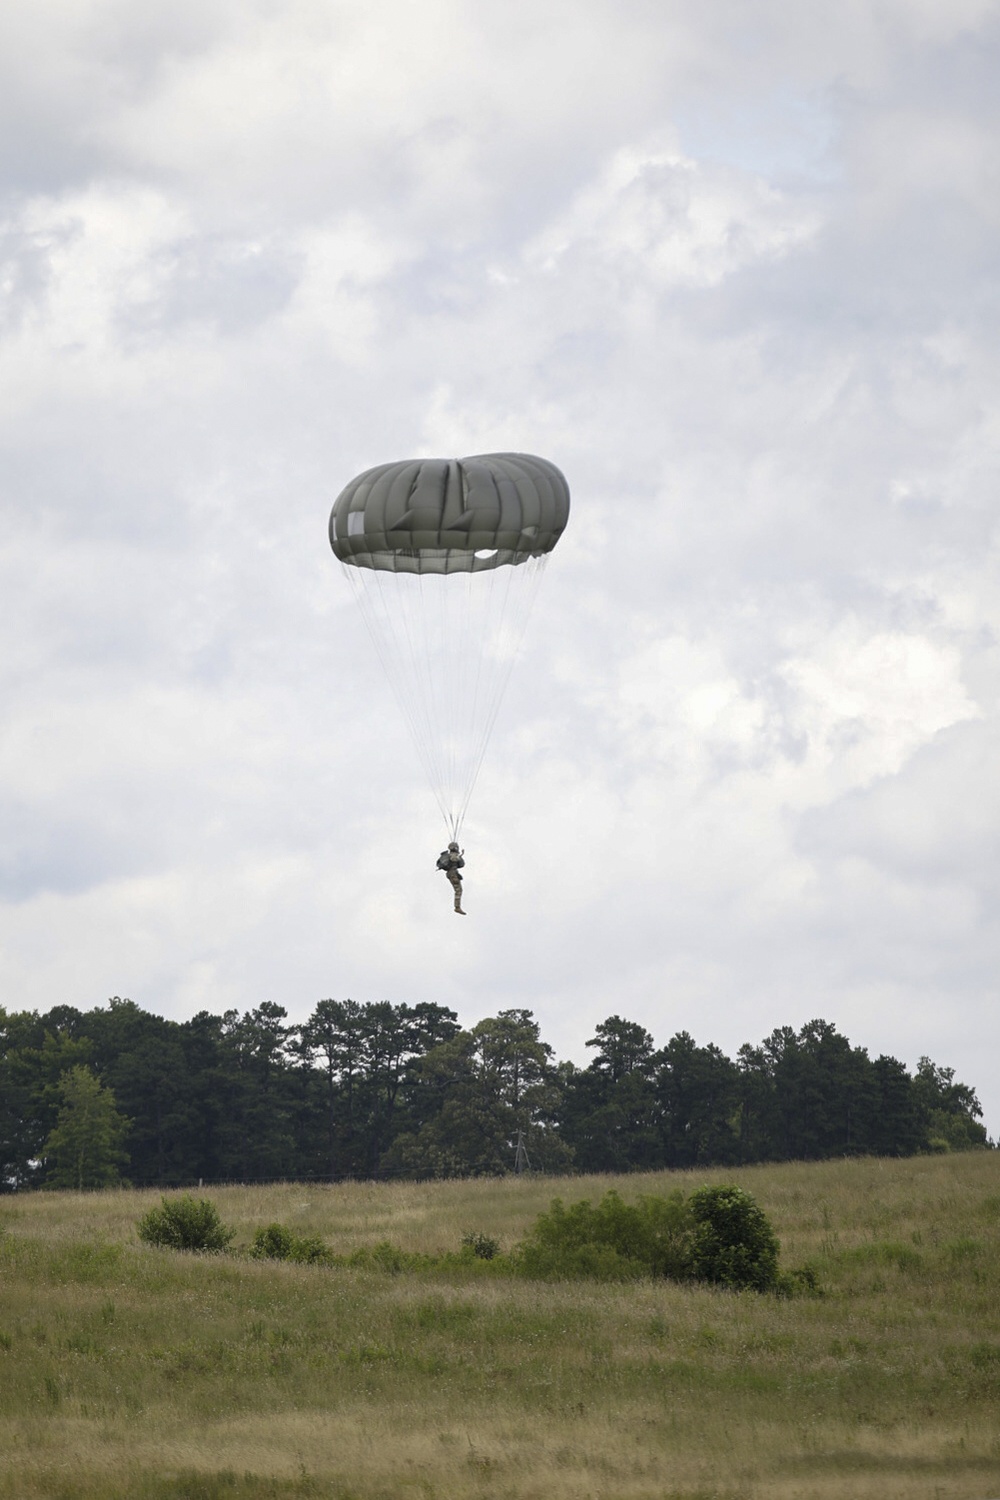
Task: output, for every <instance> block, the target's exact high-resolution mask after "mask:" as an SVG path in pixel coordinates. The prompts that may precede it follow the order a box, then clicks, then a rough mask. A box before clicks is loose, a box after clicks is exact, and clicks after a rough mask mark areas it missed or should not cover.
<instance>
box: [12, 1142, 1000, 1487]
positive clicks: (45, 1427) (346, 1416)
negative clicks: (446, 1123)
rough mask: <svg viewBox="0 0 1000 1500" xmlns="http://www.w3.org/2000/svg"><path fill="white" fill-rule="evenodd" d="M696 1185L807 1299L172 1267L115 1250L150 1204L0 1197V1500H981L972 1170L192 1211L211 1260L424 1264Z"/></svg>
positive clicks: (759, 1171) (368, 1198)
mask: <svg viewBox="0 0 1000 1500" xmlns="http://www.w3.org/2000/svg"><path fill="white" fill-rule="evenodd" d="M721 1180H736V1181H738V1182H739V1183H740V1184H741V1186H744V1187H746V1188H747V1189H748V1190H749V1191H750V1192H751V1193H753V1194H754V1196H755V1197H756V1198H757V1200H758V1201H759V1202H760V1204H761V1206H762V1207H763V1208H764V1209H765V1211H766V1212H767V1213H768V1214H769V1215H770V1216H771V1218H772V1220H773V1222H774V1224H775V1228H776V1229H777V1232H778V1235H779V1237H780V1239H781V1241H782V1264H783V1265H784V1266H789V1265H796V1264H800V1263H802V1262H804V1261H811V1262H812V1263H813V1264H814V1265H815V1266H816V1268H817V1271H818V1275H819V1280H820V1282H821V1284H822V1286H823V1287H824V1289H825V1293H826V1295H824V1296H823V1297H821V1298H817V1299H813V1298H796V1299H793V1300H791V1301H787V1300H780V1299H777V1298H773V1297H770V1296H764V1297H761V1296H757V1295H755V1294H752V1293H746V1294H742V1295H739V1296H737V1295H733V1294H731V1293H726V1292H719V1291H714V1290H711V1289H708V1288H705V1287H697V1286H691V1287H681V1286H677V1285H672V1284H670V1283H660V1284H657V1283H652V1282H640V1283H631V1284H627V1285H597V1284H593V1283H586V1282H575V1283H554V1284H553V1283H544V1284H543V1283H531V1282H525V1281H520V1280H514V1279H511V1278H509V1277H506V1278H497V1277H494V1276H492V1275H491V1273H490V1267H489V1263H488V1262H477V1263H474V1264H470V1265H469V1266H467V1267H462V1266H461V1265H456V1264H452V1265H451V1266H449V1267H447V1268H437V1269H433V1268H432V1269H428V1270H426V1271H424V1272H419V1273H414V1272H405V1273H402V1274H399V1275H390V1274H385V1273H380V1272H377V1271H374V1270H347V1269H343V1268H336V1269H329V1268H323V1267H313V1266H302V1265H294V1264H288V1263H275V1262H268V1261H254V1260H250V1259H245V1258H241V1257H239V1256H237V1257H225V1256H216V1257H200V1256H190V1255H183V1254H179V1253H175V1252H170V1251H162V1250H154V1249H151V1248H149V1247H146V1246H143V1245H141V1244H140V1243H139V1241H138V1239H137V1237H136V1234H135V1225H136V1221H137V1220H138V1219H139V1217H140V1215H141V1214H142V1213H143V1212H144V1211H145V1210H146V1209H148V1208H149V1207H150V1206H151V1204H154V1203H157V1202H158V1201H159V1195H157V1194H149V1193H135V1192H108V1193H101V1194H74V1193H60V1194H56V1193H48V1194H41V1193H40V1194H35V1195H30V1196H25V1197H17V1198H7V1199H0V1226H2V1228H3V1230H4V1231H5V1232H4V1233H3V1234H2V1235H0V1453H2V1454H3V1456H4V1458H3V1462H2V1463H0V1496H2V1497H4V1500H36V1497H46V1500H49V1497H53V1500H83V1497H87V1500H91V1497H93V1500H125V1497H130V1500H131V1497H139V1500H142V1497H150V1500H165V1497H178V1500H181V1497H187V1500H215V1497H219V1500H257V1497H265V1496H268V1497H271V1496H273V1497H281V1500H284V1497H292V1496H298V1495H315V1496H330V1497H338V1500H387V1497H397V1496H400V1497H409V1496H413V1497H415V1500H416V1497H420V1500H424V1497H439V1500H472V1497H476V1500H479V1497H487V1496H491V1497H496V1500H501V1497H503V1500H536V1497H537V1500H543V1497H544V1500H550V1497H551V1500H570V1497H573V1500H582V1497H587V1496H593V1497H597V1496H600V1497H602V1500H654V1497H655V1500H668V1497H674V1500H681V1497H683V1500H709V1497H716V1500H755V1497H758V1496H759V1497H764V1496H767V1497H769V1500H770V1497H777V1500H830V1497H835V1496H836V1497H841V1496H843V1497H847V1496H850V1497H852V1500H853V1497H858V1500H875V1497H879V1500H882V1497H889V1500H901V1497H918V1496H919V1497H930V1496H940V1497H946V1500H973V1497H977V1500H983V1497H986V1496H990V1495H1000V1421H998V1413H1000V1155H997V1154H994V1153H991V1152H982V1153H973V1154H968V1155H963V1156H951V1157H927V1158H916V1159H910V1160H907V1161H903V1162H879V1161H871V1160H864V1161H845V1162H837V1163H833V1162H828V1163H820V1164H809V1165H787V1166H767V1167H758V1168H754V1169H749V1170H745V1171H740V1172H736V1173H718V1172H710V1173H696V1174H678V1173H658V1174H652V1175H650V1176H643V1177H629V1178H618V1179H615V1178H613V1177H601V1178H589V1179H579V1180H577V1181H575V1182H573V1183H572V1184H570V1183H568V1182H567V1180H566V1179H565V1178H563V1179H560V1180H559V1181H558V1183H555V1182H548V1181H545V1180H540V1179H536V1178H521V1179H508V1180H504V1181H499V1182H490V1181H482V1180H480V1181H475V1182H447V1183H439V1184H413V1183H407V1184H393V1185H384V1186H383V1185H358V1184H355V1185H340V1186H335V1187H328V1188H317V1187H314V1186H310V1187H309V1188H303V1187H301V1186H295V1185H287V1186H283V1185H276V1186H274V1187H267V1188H260V1187H254V1188H239V1187H232V1188H225V1189H217V1190H215V1189H213V1190H211V1191H210V1192H206V1196H208V1197H210V1198H211V1199H212V1201H213V1202H214V1203H215V1204H216V1206H217V1207H218V1209H219V1212H220V1214H221V1216H222V1218H223V1220H224V1221H226V1222H227V1223H228V1224H231V1225H233V1226H234V1227H235V1228H236V1231H237V1236H236V1242H235V1243H236V1246H237V1248H238V1247H240V1246H243V1247H245V1246H247V1245H248V1244H249V1243H250V1241H251V1239H252V1236H253V1234H254V1232H255V1231H256V1230H257V1229H258V1228H260V1227H261V1225H264V1224H268V1223H271V1222H274V1221H279V1222H281V1223H284V1224H287V1225H288V1226H289V1227H290V1228H291V1229H292V1230H293V1231H294V1232H295V1233H296V1234H299V1235H310V1236H311V1235H319V1236H321V1237H322V1238H323V1239H324V1240H326V1241H327V1243H328V1244H329V1245H330V1246H331V1248H332V1249H333V1250H334V1251H336V1252H337V1253H338V1254H346V1253H349V1252H350V1251H352V1250H354V1249H357V1248H359V1247H360V1246H363V1245H371V1244H373V1243H375V1242H377V1241H379V1240H385V1239H389V1240H392V1241H393V1242H394V1243H396V1244H398V1245H400V1246H401V1247H402V1248H403V1249H405V1250H410V1251H419V1252H424V1253H430V1254H433V1253H436V1252H439V1251H442V1250H457V1249H458V1247H459V1244H460V1241H461V1239H462V1236H463V1235H464V1234H468V1233H481V1234H486V1235H489V1236H491V1237H493V1238H496V1239H498V1240H500V1242H501V1244H502V1245H503V1247H504V1248H505V1249H506V1248H509V1247H510V1245H511V1244H512V1243H513V1242H514V1241H515V1240H516V1239H518V1238H520V1237H521V1235H523V1234H524V1233H525V1231H526V1230H527V1229H528V1227H529V1226H530V1224H531V1223H532V1221H533V1219H534V1217H535V1215H536V1214H537V1213H539V1212H541V1211H542V1210H543V1209H545V1208H547V1206H548V1203H549V1201H550V1199H551V1198H552V1197H553V1196H554V1195H555V1194H556V1193H558V1194H559V1195H560V1196H562V1197H563V1198H564V1199H566V1200H567V1201H572V1200H573V1199H574V1198H576V1197H577V1196H579V1197H584V1196H587V1197H590V1198H591V1199H592V1200H594V1199H596V1198H598V1197H599V1196H600V1195H601V1194H602V1193H603V1192H604V1191H605V1190H606V1189H607V1188H609V1187H616V1188H617V1189H618V1190H619V1191H620V1192H621V1193H622V1195H623V1197H625V1198H626V1199H631V1198H633V1197H635V1196H638V1195H639V1194H640V1193H662V1192H669V1191H671V1190H673V1189H674V1188H675V1187H678V1186H680V1187H682V1188H683V1189H684V1190H685V1191H690V1189H691V1188H693V1187H695V1186H697V1185H699V1184H700V1183H702V1182H705V1181H721Z"/></svg>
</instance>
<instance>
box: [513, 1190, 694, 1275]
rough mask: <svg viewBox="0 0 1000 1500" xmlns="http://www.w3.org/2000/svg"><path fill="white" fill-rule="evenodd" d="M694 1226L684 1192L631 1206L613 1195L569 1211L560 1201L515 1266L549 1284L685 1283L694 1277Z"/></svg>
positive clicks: (522, 1246)
mask: <svg viewBox="0 0 1000 1500" xmlns="http://www.w3.org/2000/svg"><path fill="white" fill-rule="evenodd" d="M691 1227H692V1225H691V1217H690V1214H689V1212H688V1209H687V1206H686V1204H685V1203H684V1198H683V1195H682V1194H681V1193H674V1194H672V1195H671V1197H669V1198H640V1199H639V1201H638V1202H637V1203H635V1204H628V1203H624V1202H623V1201H622V1199H621V1198H620V1197H619V1195H618V1194H617V1193H616V1192H614V1191H612V1192H609V1193H606V1194H605V1196H604V1197H603V1198H602V1199H601V1201H600V1203H598V1204H597V1206H596V1207H594V1205H593V1204H591V1203H590V1202H589V1201H588V1200H587V1199H583V1200H582V1201H581V1202H580V1203H574V1204H573V1205H572V1206H571V1207H570V1208H566V1207H564V1205H563V1203H562V1202H561V1201H560V1199H558V1198H556V1199H554V1200H553V1202H552V1204H551V1207H550V1208H549V1212H548V1213H547V1214H540V1215H539V1217H538V1219H537V1220H536V1222H535V1226H534V1228H533V1230H532V1232H531V1234H530V1236H529V1237H528V1238H527V1239H526V1240H523V1241H522V1243H521V1244H520V1245H519V1246H518V1247H517V1251H516V1252H515V1263H516V1265H517V1269H518V1270H519V1271H520V1272H521V1274H522V1275H524V1276H533V1277H541V1278H544V1279H547V1280H548V1279H553V1278H563V1277H579V1276H586V1277H594V1278H596V1279H598V1280H601V1281H633V1280H635V1279H637V1278H638V1277H642V1276H669V1277H672V1278H674V1279H676V1280H683V1279H685V1278H686V1277H688V1276H689V1275H690V1274H691Z"/></svg>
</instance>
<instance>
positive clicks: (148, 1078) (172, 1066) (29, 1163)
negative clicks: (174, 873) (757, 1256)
mask: <svg viewBox="0 0 1000 1500" xmlns="http://www.w3.org/2000/svg"><path fill="white" fill-rule="evenodd" d="M586 1045H587V1047H588V1049H590V1050H591V1052H592V1054H593V1056H592V1058H591V1060H590V1062H589V1064H588V1065H587V1066H585V1067H578V1066H576V1065H575V1064H573V1063H571V1062H559V1061H557V1059H556V1058H555V1056H554V1054H553V1051H552V1048H551V1047H550V1046H549V1045H548V1044H547V1043H546V1042H545V1041H543V1040H542V1037H541V1035H540V1031H539V1026H538V1023H537V1021H536V1020H535V1018H534V1016H533V1015H532V1013H531V1012H530V1011H527V1010H524V1009H509V1010H503V1011H500V1012H499V1013H498V1014H497V1015H496V1016H491V1017H487V1018H486V1019H485V1020H482V1021H480V1022H479V1023H478V1024H477V1025H475V1026H473V1027H470V1028H463V1027H461V1026H460V1024H459V1021H458V1017H457V1016H456V1014H455V1012H454V1011H451V1010H449V1009H447V1008H446V1007H444V1006H440V1005H435V1004H431V1003H421V1004H419V1005H414V1006H410V1005H407V1004H390V1003H389V1002H388V1001H380V1002H375V1003H361V1002H358V1001H354V1000H335V999H325V1000H321V1001H319V1003H318V1004H317V1006H316V1008H315V1010H314V1011H313V1013H312V1015H311V1016H310V1017H309V1018H308V1020H307V1021H306V1022H305V1023H304V1024H301V1025H295V1024H293V1023H291V1022H290V1021H289V1018H288V1014H287V1012H286V1011H285V1009H284V1008H283V1007H282V1006H280V1005H278V1004H276V1003H274V1002H270V1001H269V1002H265V1003H264V1004H261V1005H259V1006H257V1007H255V1008H254V1009H252V1010H248V1011H246V1012H245V1013H242V1014H241V1013H240V1012H238V1011H236V1010H228V1011H226V1012H224V1013H223V1014H222V1015H214V1014H212V1013H210V1012H208V1011H202V1012H200V1013H199V1014H198V1015H196V1016H194V1017H193V1018H192V1019H191V1020H189V1021H183V1022H181V1021H168V1020H165V1019H164V1018H162V1017H160V1016H156V1015H152V1014H151V1013H149V1012H147V1011H144V1010H143V1009H142V1008H141V1007H140V1006H138V1005H136V1004H135V1003H134V1002H133V1001H131V1000H123V999H121V998H119V997H117V996H116V997H115V998H113V999H112V1000H111V1001H110V1002H109V1003H108V1005H107V1006H106V1007H95V1008H94V1009H93V1010H90V1011H80V1010H76V1009H74V1008H73V1007H72V1006H57V1007H55V1008H54V1009H52V1010H50V1011H49V1012H47V1013H45V1014H39V1013H38V1012H35V1011H10V1012H8V1011H4V1010H2V1009H0V1191H14V1190H17V1189H19V1188H24V1187H29V1186H33V1185H47V1186H74V1187H80V1186H83V1187H96V1186H102V1185H106V1184H107V1183H109V1182H113V1181H116V1180H118V1177H119V1174H120V1175H121V1177H123V1178H124V1179H126V1180H128V1181H130V1182H132V1183H134V1184H136V1185H138V1186H143V1185H158V1186H161V1187H172V1186H178V1187H180V1186H188V1185H193V1184H196V1183H199V1182H206V1183H209V1182H225V1181H243V1182H246V1181H269V1180H271V1181H273V1180H276V1179H281V1178H286V1179H290V1178H299V1179H315V1180H328V1181H329V1180H337V1179H342V1178H363V1179H371V1178H379V1177H409V1178H426V1177H458V1176H471V1175H495V1174H499V1173H504V1172H508V1171H510V1170H511V1169H512V1168H513V1166H514V1162H515V1151H516V1147H517V1142H518V1140H519V1139H520V1140H521V1142H522V1144H523V1147H524V1148H525V1150H526V1151H527V1158H528V1162H529V1163H530V1166H531V1168H532V1169H534V1170H541V1171H545V1172H549V1173H559V1172H569V1171H581V1172H629V1171H651V1170H656V1169H658V1168H663V1167H681V1168H691V1167H700V1166H709V1165H721V1166H726V1165H734V1166H735V1165H740V1164H745V1163H750V1162H760V1161H780V1160H791V1159H797V1160H817V1159H822V1158H826V1157H832V1156H842V1155H845V1154H846V1155H860V1154H878V1155H886V1156H906V1155H911V1154H913V1153H915V1152H920V1151H932V1150H937V1151H949V1150H951V1151H954V1150H965V1149H969V1148H970V1147H976V1146H983V1145H985V1144H987V1137H986V1131H985V1130H984V1128H983V1126H982V1124H981V1122H980V1121H981V1114H982V1111H981V1109H980V1105H979V1101H978V1099H977V1098H976V1094H975V1091H974V1090H973V1089H972V1088H970V1087H969V1086H968V1085H966V1084H964V1083H960V1082H957V1081H956V1079H955V1076H954V1072H953V1070H952V1069H950V1068H946V1067H940V1066H938V1065H937V1064H935V1063H934V1062H932V1061H931V1060H930V1059H929V1058H922V1059H921V1060H920V1063H919V1065H918V1067H917V1069H916V1071H915V1073H913V1074H911V1073H910V1072H909V1071H908V1070H907V1068H906V1067H905V1065H904V1064H903V1063H902V1062H900V1061H899V1060H898V1059H896V1058H894V1057H889V1056H879V1057H876V1058H874V1059H872V1058H870V1057H869V1055H868V1053H867V1051H866V1050H865V1049H864V1048H863V1047H855V1046H853V1045H852V1044H851V1043H850V1042H849V1041H848V1039H847V1038H846V1037H845V1036H843V1035H842V1034H841V1033H840V1032H838V1031H837V1029H836V1028H835V1027H834V1026H833V1025H831V1024H830V1023H829V1022H828V1021H822V1020H815V1021H810V1022H809V1023H808V1024H807V1025H805V1026H803V1027H802V1029H801V1030H800V1031H798V1032H796V1031H794V1030H793V1029H792V1028H791V1027H779V1028H778V1029H777V1030H775V1031H773V1032H772V1033H771V1034H770V1036H768V1037H766V1038H765V1039H764V1040H763V1041H762V1042H760V1043H758V1044H751V1043H747V1044H746V1045H745V1046H743V1047H741V1048H740V1049H739V1051H738V1053H737V1055H736V1057H735V1058H730V1057H727V1056H726V1055H725V1053H723V1052H722V1051H721V1050H720V1049H719V1048H718V1047H716V1046H713V1045H711V1044H709V1045H706V1046H702V1045H699V1044H698V1043H697V1042H696V1041H695V1040H694V1038H693V1037H692V1036H690V1034H689V1033H687V1032H684V1031H681V1032H678V1033H677V1034H676V1035H674V1036H672V1037H671V1038H670V1039H669V1040H668V1041H667V1042H666V1043H665V1044H664V1045H663V1046H660V1047H657V1045H656V1043H655V1041H654V1038H653V1037H652V1035H651V1034H650V1033H649V1032H648V1031H647V1030H646V1029H645V1028H644V1027H642V1026H640V1025H638V1024H637V1023H636V1022H633V1021H629V1020H626V1019H624V1018H623V1017H621V1016H620V1015H617V1014H615V1015H611V1016H609V1017H608V1018H607V1019H606V1020H605V1021H602V1022H601V1023H600V1025H598V1026H597V1027H595V1030H594V1035H593V1036H592V1037H591V1038H590V1039H589V1040H588V1041H587V1044H586Z"/></svg>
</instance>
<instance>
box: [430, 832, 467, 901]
mask: <svg viewBox="0 0 1000 1500" xmlns="http://www.w3.org/2000/svg"><path fill="white" fill-rule="evenodd" d="M464 865H465V859H464V857H463V855H462V851H461V850H460V849H459V847H458V845H457V844H449V845H448V847H447V849H442V850H441V853H440V854H439V855H438V859H437V868H438V869H439V870H443V871H444V873H445V875H446V876H447V877H448V879H449V880H450V882H451V888H452V890H453V891H454V892H455V910H456V911H457V912H458V914H459V916H461V917H464V916H465V912H464V911H463V910H462V877H461V875H460V874H459V871H460V870H461V869H463V867H464Z"/></svg>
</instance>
